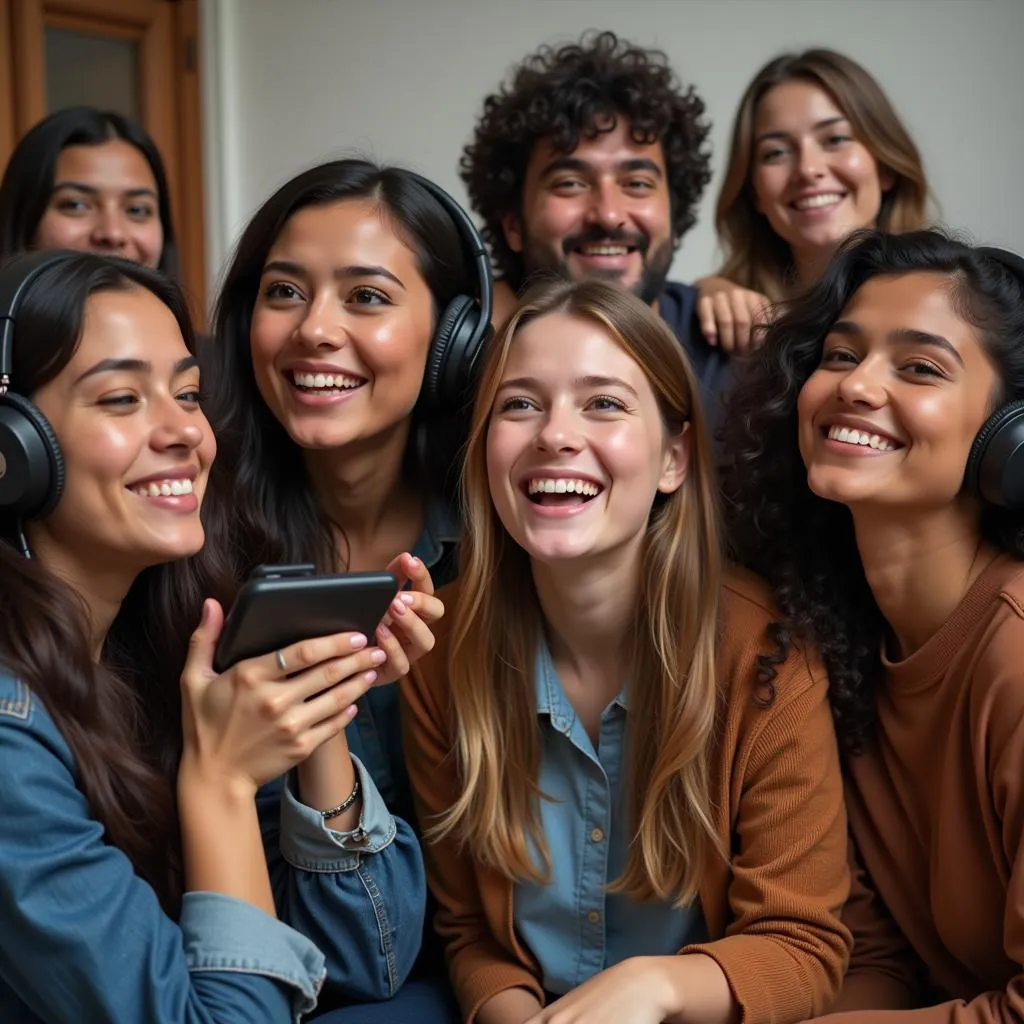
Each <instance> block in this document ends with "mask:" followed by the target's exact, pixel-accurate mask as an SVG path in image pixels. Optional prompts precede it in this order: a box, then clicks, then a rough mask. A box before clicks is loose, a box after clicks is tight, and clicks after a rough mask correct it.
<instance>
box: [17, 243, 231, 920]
mask: <svg viewBox="0 0 1024 1024" xmlns="http://www.w3.org/2000/svg"><path fill="white" fill-rule="evenodd" d="M16 263H17V258H16V259H15V261H12V267H13V266H14V265H15V264H16ZM135 288H144V289H147V290H148V291H150V292H152V293H153V294H154V295H155V296H156V297H157V298H158V299H160V301H161V302H163V303H164V305H166V306H167V307H168V308H169V309H170V311H171V313H172V314H173V315H174V317H175V319H176V320H177V322H178V326H179V327H180V329H181V333H182V336H183V337H184V339H185V343H186V346H187V347H188V349H189V351H190V352H193V353H194V352H195V335H194V333H193V330H192V326H191V323H190V321H189V315H188V308H187V306H186V304H185V299H184V297H183V296H182V293H181V290H180V289H179V288H178V287H177V285H175V284H174V283H173V282H171V281H169V280H167V279H166V278H164V277H162V276H161V275H160V274H158V273H156V272H154V271H151V270H147V269H146V268H145V267H142V266H140V265H138V264H134V263H129V262H128V261H126V260H118V259H114V258H112V257H104V256H98V255H95V254H93V253H84V252H82V253H73V254H69V255H68V257H67V259H66V260H65V261H63V262H61V263H60V264H58V265H56V266H54V267H51V268H49V269H47V270H44V271H43V272H42V273H41V274H40V276H39V277H38V278H37V279H36V280H35V281H34V282H33V283H32V284H31V285H30V286H29V289H28V291H27V292H26V294H25V296H24V298H23V300H22V302H21V304H20V306H19V309H18V319H17V327H16V331H15V343H14V359H13V372H12V375H11V377H12V387H13V388H16V389H17V391H18V392H19V393H20V394H22V395H25V396H31V395H32V394H33V393H34V392H35V391H37V390H38V389H39V388H40V387H42V386H43V385H44V384H46V383H47V382H49V381H51V380H53V378H54V377H56V376H57V375H58V374H59V373H60V372H61V371H62V370H63V369H64V368H65V367H66V366H67V365H68V363H69V362H70V361H71V358H72V357H73V355H74V353H75V351H76V350H77V348H78V345H79V341H80V338H81V333H82V326H83V322H84V316H85V308H86V302H87V300H88V298H89V296H91V295H94V294H96V293H97V292H108V291H129V290H131V289H135ZM67 473H68V475H69V476H70V475H72V474H74V473H75V467H74V465H72V464H69V465H68V466H67ZM19 529H20V524H19V523H18V521H17V520H16V518H15V517H13V516H12V515H11V514H10V513H9V512H6V511H5V512H4V513H3V514H0V581H2V585H0V671H5V672H7V673H9V674H10V675H12V676H14V677H15V678H16V679H19V680H20V681H21V682H22V683H24V684H25V685H26V686H27V687H28V688H29V689H30V690H31V692H32V693H33V695H34V697H35V698H36V699H37V700H39V701H40V702H41V703H42V705H43V706H44V707H45V708H46V710H47V712H48V713H49V715H50V717H51V718H52V719H53V721H54V723H55V724H56V726H57V728H58V729H59V730H60V733H61V735H62V736H63V737H64V740H65V742H66V743H67V745H68V747H69V748H70V749H71V752H72V754H73V756H74V759H75V767H76V770H77V773H78V785H79V788H80V789H81V791H82V793H83V794H84V795H85V797H86V799H87V801H88V803H89V808H90V813H91V814H92V815H94V816H95V818H96V819H97V821H99V822H100V823H101V824H102V825H103V828H104V836H103V838H104V841H105V842H108V843H110V844H111V845H112V846H115V847H117V848H118V849H120V850H121V851H122V852H123V853H125V854H126V855H127V856H128V858H129V859H130V860H131V862H132V865H133V867H134V868H135V871H136V873H137V874H138V875H139V876H140V877H142V878H143V879H145V880H146V881H147V882H148V883H149V884H150V885H151V886H152V887H153V889H154V890H155V891H156V894H157V896H158V898H159V900H160V902H161V905H162V906H163V907H164V909H165V910H166V911H167V912H168V913H169V914H171V915H172V916H175V915H176V913H177V910H178V907H179V905H180V897H181V889H182V873H181V856H180V842H179V838H178V822H177V808H176V801H175V792H174V779H175V776H176V773H177V768H178V761H179V758H180V752H181V707H180V697H179V694H180V689H179V676H180V673H181V670H182V667H183V666H184V663H185V653H186V648H187V644H188V637H189V634H190V632H191V630H192V629H193V628H194V626H195V625H196V623H197V621H198V617H199V608H200V606H201V602H202V597H203V596H207V595H209V596H217V597H221V596H223V593H224V590H223V589H222V585H221V587H220V588H218V587H214V585H213V581H214V579H218V580H220V579H222V574H221V572H220V571H219V570H217V569H215V568H214V567H213V562H212V560H210V559H209V556H206V555H202V556H199V557H197V558H194V559H189V560H182V561H179V562H177V563H174V564H170V565H157V566H153V567H152V568H149V569H146V570H144V571H143V572H142V573H140V574H139V576H138V577H137V578H136V580H135V582H134V583H133V585H132V587H131V589H130V590H129V592H128V594H127V595H126V597H125V599H124V601H123V602H122V604H121V609H120V611H119V612H118V615H117V616H116V618H115V619H114V622H113V623H112V625H111V627H110V630H109V631H108V633H107V637H106V642H105V644H104V647H103V651H102V653H101V656H100V661H99V663H98V664H97V663H95V662H94V661H93V658H92V651H91V647H90V642H89V629H88V619H87V613H86V608H85V605H84V602H83V601H82V598H81V596H80V595H79V594H78V593H77V592H76V591H74V590H73V589H72V588H71V587H70V586H69V585H68V584H67V583H66V582H65V581H64V580H63V579H62V578H60V577H59V576H58V575H57V574H56V573H54V572H51V571H50V570H49V569H47V568H46V566H45V565H43V564H42V563H41V562H40V561H38V560H37V559H34V558H25V557H24V556H23V555H22V554H21V553H20V551H19V545H18V531H19ZM12 785H17V780H14V782H13V783H12ZM41 827H46V826H45V824H43V825H41Z"/></svg>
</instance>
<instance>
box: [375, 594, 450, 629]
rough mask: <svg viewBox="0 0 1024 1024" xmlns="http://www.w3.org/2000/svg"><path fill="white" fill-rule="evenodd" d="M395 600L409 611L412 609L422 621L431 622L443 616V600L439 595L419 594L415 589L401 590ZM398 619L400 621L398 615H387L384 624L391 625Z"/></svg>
mask: <svg viewBox="0 0 1024 1024" xmlns="http://www.w3.org/2000/svg"><path fill="white" fill-rule="evenodd" d="M397 600H399V601H401V603H402V604H403V605H404V606H405V607H406V608H408V609H409V610H410V611H414V612H415V613H416V614H417V615H418V616H419V617H420V618H421V619H422V620H423V621H424V622H431V623H433V622H437V621H438V620H439V619H441V618H443V617H444V602H443V601H442V600H441V599H440V598H439V597H434V596H432V595H430V594H421V593H419V592H417V591H415V590H403V591H402V593H401V594H399V595H398V598H397ZM398 621H401V619H400V617H396V618H395V619H391V618H390V617H389V618H388V620H387V622H385V625H387V626H391V625H393V624H394V623H395V622H398Z"/></svg>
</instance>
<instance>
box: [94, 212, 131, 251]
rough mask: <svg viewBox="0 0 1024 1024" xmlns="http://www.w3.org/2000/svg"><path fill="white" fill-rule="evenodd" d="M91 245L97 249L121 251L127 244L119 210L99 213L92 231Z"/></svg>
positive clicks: (122, 219) (126, 236) (122, 218)
mask: <svg viewBox="0 0 1024 1024" xmlns="http://www.w3.org/2000/svg"><path fill="white" fill-rule="evenodd" d="M92 240H93V244H94V245H95V246H96V248H97V249H112V250H114V251H117V250H120V249H123V248H124V247H125V245H127V243H128V233H127V231H125V223H124V217H123V215H122V214H121V211H120V210H115V209H110V208H106V209H103V210H101V211H100V212H99V214H98V215H97V217H96V220H95V223H94V224H93V229H92Z"/></svg>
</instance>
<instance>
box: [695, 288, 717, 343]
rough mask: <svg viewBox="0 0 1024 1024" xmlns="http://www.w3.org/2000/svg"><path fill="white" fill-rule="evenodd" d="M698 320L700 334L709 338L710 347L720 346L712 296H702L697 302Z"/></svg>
mask: <svg viewBox="0 0 1024 1024" xmlns="http://www.w3.org/2000/svg"><path fill="white" fill-rule="evenodd" d="M697 320H698V322H699V323H700V333H701V334H703V335H704V337H705V338H707V342H708V344H709V345H717V344H718V325H717V323H716V322H715V305H714V302H713V301H712V297H711V296H710V295H702V296H701V297H700V298H699V299H698V300H697Z"/></svg>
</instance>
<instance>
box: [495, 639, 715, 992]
mask: <svg viewBox="0 0 1024 1024" xmlns="http://www.w3.org/2000/svg"><path fill="white" fill-rule="evenodd" d="M534 685H535V689H536V703H537V717H538V720H539V724H540V728H541V734H542V740H541V744H542V745H541V772H540V791H541V792H542V793H544V794H546V795H547V796H548V797H551V798H552V799H550V800H544V799H541V804H540V807H541V829H542V833H543V835H544V838H545V841H546V843H547V847H548V856H549V858H550V861H551V876H550V881H549V882H548V884H546V885H538V884H536V883H533V882H519V883H517V884H516V886H515V892H514V897H513V911H514V921H515V928H516V933H517V934H518V936H519V938H520V940H521V941H522V942H523V943H524V944H525V945H526V946H527V947H529V949H530V951H531V952H532V953H533V955H534V957H535V958H536V960H537V963H538V964H539V966H540V970H541V978H542V981H543V985H544V988H545V990H546V991H548V992H551V993H553V994H554V995H564V994H565V993H566V992H569V991H570V990H572V989H574V988H576V987H577V986H579V985H582V984H583V982H585V981H586V980H587V979H588V978H591V977H593V976H594V975H595V974H598V973H599V972H600V971H603V970H605V969H606V968H608V967H612V966H614V965H615V964H617V963H619V962H620V961H622V960H625V959H627V958H629V957H634V956H659V955H661V956H667V955H671V954H673V953H676V952H678V951H679V950H680V949H681V948H682V947H683V946H686V945H688V944H690V943H693V942H702V941H704V940H705V939H706V938H707V930H706V927H705V924H704V915H703V913H702V912H701V909H700V906H699V905H697V904H694V905H693V906H690V907H685V908H683V909H680V910H676V909H673V907H672V905H671V904H669V903H637V902H636V901H634V900H632V899H630V898H629V897H627V896H623V895H621V894H614V895H613V894H609V893H607V892H606V887H607V886H608V884H609V883H611V882H613V881H614V880H615V879H616V878H618V877H619V876H620V875H621V874H622V872H623V870H624V868H625V866H626V859H627V854H628V852H629V838H630V837H629V807H628V799H627V793H626V792H625V788H624V783H625V780H624V778H623V770H624V763H623V753H624V747H625V744H626V738H627V729H626V725H627V720H628V705H627V695H626V690H625V688H624V689H623V690H622V691H621V692H620V693H619V695H618V696H617V697H616V698H615V700H613V701H612V702H611V704H609V705H608V707H607V708H605V710H604V711H603V713H602V714H601V729H600V733H599V736H598V745H597V749H596V750H595V749H594V745H593V743H591V741H590V737H589V736H588V735H587V731H586V729H584V727H583V725H582V723H581V722H580V720H579V718H578V717H577V715H576V712H575V710H574V709H573V706H572V704H571V703H570V702H569V699H568V697H566V695H565V691H564V690H563V689H562V684H561V683H560V682H559V679H558V675H557V674H556V672H555V668H554V665H553V664H552V661H551V655H550V652H549V651H548V647H547V645H546V644H544V643H542V644H541V645H540V649H539V651H538V653H537V661H536V668H535V670H534ZM534 860H535V863H536V864H537V865H538V866H539V867H542V866H543V861H542V860H541V858H540V857H539V854H538V852H537V851H536V850H535V851H534Z"/></svg>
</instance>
